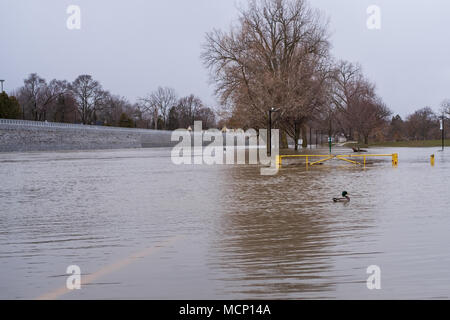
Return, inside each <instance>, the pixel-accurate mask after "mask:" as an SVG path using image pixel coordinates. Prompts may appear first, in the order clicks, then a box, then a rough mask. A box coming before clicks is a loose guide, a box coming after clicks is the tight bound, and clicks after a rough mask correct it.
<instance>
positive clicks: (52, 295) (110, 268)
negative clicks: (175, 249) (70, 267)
mask: <svg viewBox="0 0 450 320" xmlns="http://www.w3.org/2000/svg"><path fill="white" fill-rule="evenodd" d="M181 238H182V237H181V236H176V237H172V238H169V239H168V240H166V241H163V242H160V243H157V244H155V245H154V246H152V247H150V248H147V249H145V250H142V251H140V252H136V253H134V254H132V255H131V256H129V257H127V258H125V259H123V260H119V261H117V262H115V263H112V264H110V265H107V266H105V267H103V268H101V269H100V270H98V271H96V272H94V273H92V274H90V275H86V276H83V275H81V286H83V285H85V284H89V283H92V282H93V281H95V280H96V279H98V278H100V277H103V276H105V275H107V274H110V273H112V272H115V271H118V270H120V269H122V268H124V267H126V266H128V265H130V264H132V263H133V262H136V260H138V259H142V258H145V257H147V256H149V255H151V254H153V253H156V252H158V251H159V250H161V249H163V248H165V247H168V246H170V245H171V244H173V243H175V242H176V241H178V240H180V239H181ZM68 276H69V275H68ZM71 291H74V290H69V289H67V287H66V286H64V287H61V288H59V289H56V290H54V291H51V292H48V293H46V294H43V295H41V296H39V297H37V298H36V300H55V299H57V298H59V297H61V296H62V295H64V294H66V293H69V292H71Z"/></svg>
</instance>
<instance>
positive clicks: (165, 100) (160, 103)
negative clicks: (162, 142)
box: [139, 87, 177, 129]
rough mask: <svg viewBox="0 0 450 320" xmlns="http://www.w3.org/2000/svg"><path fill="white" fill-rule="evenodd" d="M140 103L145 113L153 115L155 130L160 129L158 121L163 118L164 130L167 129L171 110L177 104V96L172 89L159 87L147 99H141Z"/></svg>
mask: <svg viewBox="0 0 450 320" xmlns="http://www.w3.org/2000/svg"><path fill="white" fill-rule="evenodd" d="M139 101H140V106H141V108H142V109H143V111H144V112H147V113H150V114H151V115H152V117H153V122H154V128H155V129H158V119H159V117H161V119H162V123H163V129H165V128H166V124H167V120H168V116H169V110H170V108H171V107H173V106H175V105H176V103H177V95H176V93H175V90H174V89H172V88H168V87H165V88H162V87H159V88H158V89H157V90H156V91H154V92H152V93H151V94H149V95H148V96H147V97H146V98H141V99H139Z"/></svg>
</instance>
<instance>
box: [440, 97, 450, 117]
mask: <svg viewBox="0 0 450 320" xmlns="http://www.w3.org/2000/svg"><path fill="white" fill-rule="evenodd" d="M441 112H442V114H447V115H449V116H450V99H445V100H444V101H442V103H441Z"/></svg>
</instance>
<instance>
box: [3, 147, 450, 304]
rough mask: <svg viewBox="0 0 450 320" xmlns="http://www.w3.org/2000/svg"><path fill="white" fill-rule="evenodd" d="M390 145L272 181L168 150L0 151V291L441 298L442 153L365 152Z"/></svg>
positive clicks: (446, 254)
mask: <svg viewBox="0 0 450 320" xmlns="http://www.w3.org/2000/svg"><path fill="white" fill-rule="evenodd" d="M312 152H313V153H319V152H322V153H326V150H313V151H312ZM337 152H343V150H342V151H341V150H338V151H337ZM393 152H398V153H399V166H398V168H393V167H392V165H391V159H389V158H386V159H383V158H379V159H377V160H375V161H369V163H368V165H367V168H366V169H365V170H363V169H362V168H360V167H358V166H354V165H351V164H348V163H345V162H342V161H338V160H333V161H331V162H327V163H325V164H324V165H321V166H317V167H313V168H310V169H309V170H306V169H305V167H304V166H303V165H301V164H299V163H296V162H295V161H288V163H286V164H287V165H286V166H285V167H283V168H282V169H281V170H280V172H279V174H278V175H276V176H261V175H260V171H259V168H258V167H257V166H206V165H205V166H202V165H200V166H199V165H197V166H194V165H191V166H189V165H182V166H177V165H174V164H172V162H171V159H170V150H169V149H140V150H110V151H89V152H45V153H15V154H12V153H9V154H0V210H1V211H0V270H1V272H0V298H2V299H34V298H51V299H321V298H322V299H336V298H337V299H352V298H356V299H432V298H434V299H449V298H450V248H449V244H450V232H449V231H450V210H449V207H450V197H449V183H450V182H449V177H450V161H449V157H448V152H447V153H442V152H437V148H430V149H407V148H399V149H378V150H376V149H375V150H371V153H393ZM433 153H435V154H436V165H435V167H431V165H430V163H429V157H430V155H431V154H433ZM343 190H346V191H348V192H349V194H350V197H351V201H350V203H348V204H344V203H333V202H332V201H331V199H332V198H333V197H335V196H339V195H340V193H341V192H342V191H343ZM70 265H77V266H79V268H80V269H81V278H82V285H81V289H79V290H71V291H68V290H65V289H64V288H65V286H66V281H67V278H68V277H69V275H68V274H66V271H67V267H68V266H70ZM371 265H377V266H379V267H380V269H381V289H380V290H369V289H368V288H367V284H366V281H367V278H368V277H369V276H370V275H369V274H367V272H366V271H367V268H368V267H369V266H371Z"/></svg>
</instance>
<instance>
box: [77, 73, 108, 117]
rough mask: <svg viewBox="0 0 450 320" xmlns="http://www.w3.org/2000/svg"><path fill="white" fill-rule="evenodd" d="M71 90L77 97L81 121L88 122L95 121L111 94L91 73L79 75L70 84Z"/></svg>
mask: <svg viewBox="0 0 450 320" xmlns="http://www.w3.org/2000/svg"><path fill="white" fill-rule="evenodd" d="M70 90H71V92H72V94H73V96H74V98H75V101H76V105H77V108H78V113H79V115H80V117H81V122H82V123H83V124H88V123H92V122H93V121H95V120H96V112H98V111H100V110H101V109H102V108H103V106H104V105H105V101H106V99H107V97H108V95H109V94H108V93H107V92H106V91H105V90H103V88H102V86H101V85H100V83H99V82H98V81H95V80H94V79H93V78H92V76H90V75H81V76H78V78H76V79H75V80H74V81H73V82H72V83H71V84H70Z"/></svg>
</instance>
